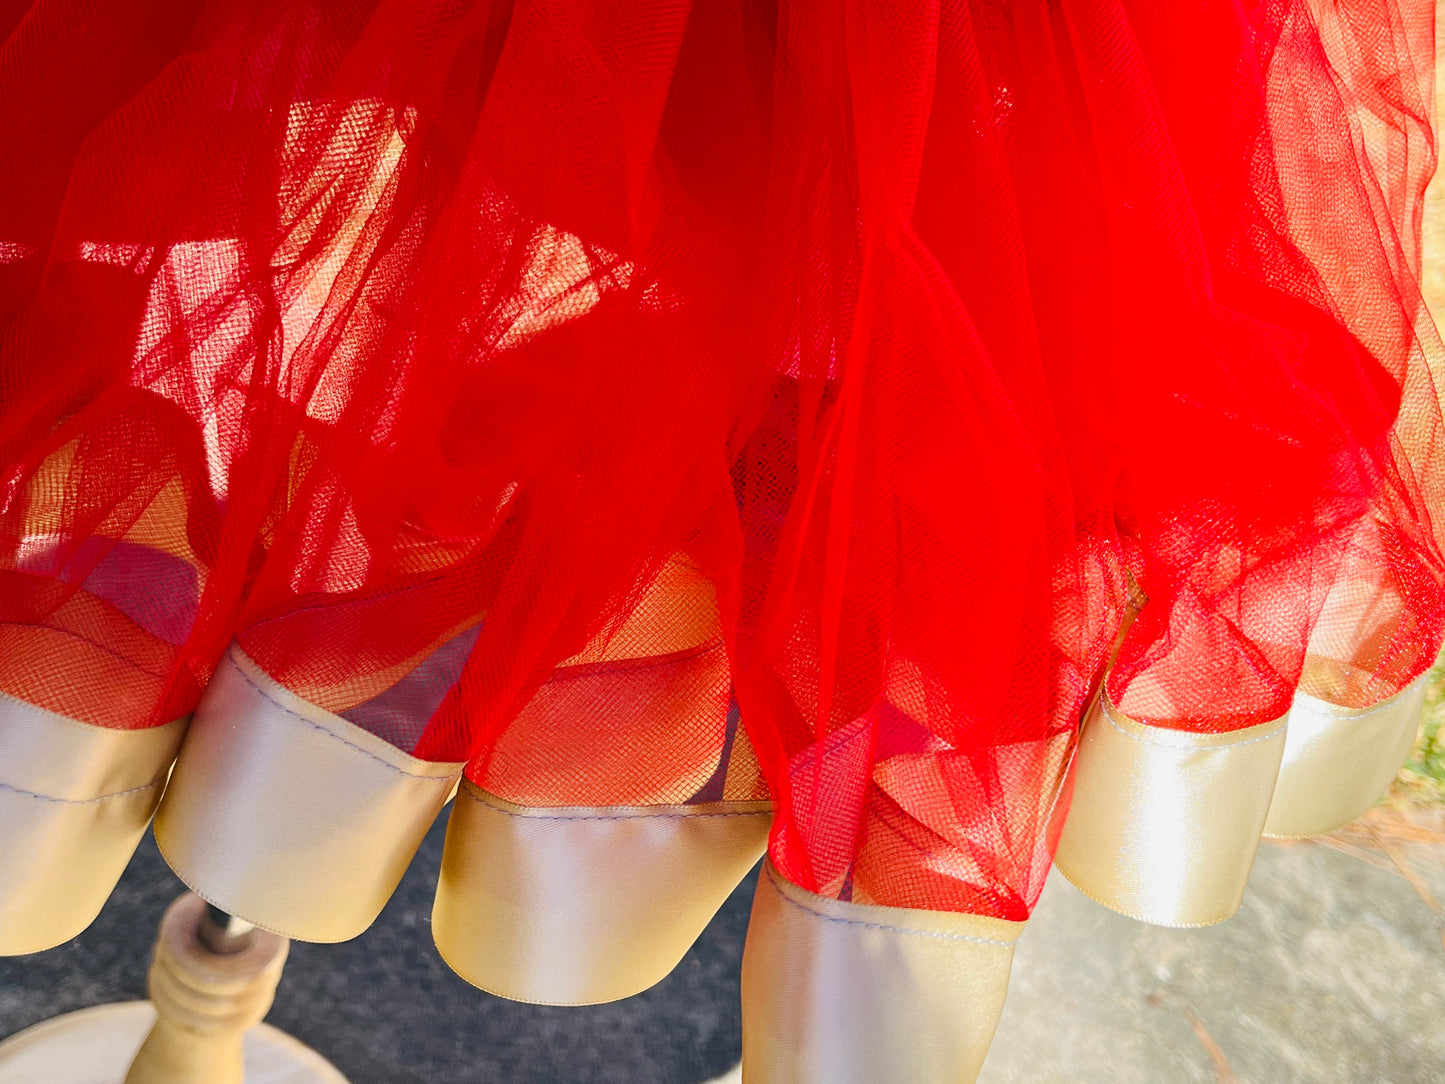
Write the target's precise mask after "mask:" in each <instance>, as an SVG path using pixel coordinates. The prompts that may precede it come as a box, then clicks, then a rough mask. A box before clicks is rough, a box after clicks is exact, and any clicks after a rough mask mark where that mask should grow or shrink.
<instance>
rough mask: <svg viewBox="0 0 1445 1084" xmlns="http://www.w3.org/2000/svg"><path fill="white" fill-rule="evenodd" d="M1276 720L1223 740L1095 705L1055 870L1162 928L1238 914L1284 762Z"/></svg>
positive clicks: (1281, 725)
mask: <svg viewBox="0 0 1445 1084" xmlns="http://www.w3.org/2000/svg"><path fill="white" fill-rule="evenodd" d="M1285 722H1286V720H1284V719H1277V720H1275V721H1273V722H1269V723H1263V724H1261V725H1259V726H1252V727H1247V728H1245V729H1243V730H1235V731H1231V732H1228V733H1223V734H1195V733H1190V732H1186V731H1180V730H1166V729H1163V728H1161V727H1152V726H1147V725H1145V724H1143V723H1139V722H1137V721H1135V720H1133V719H1130V718H1128V717H1126V716H1124V715H1122V714H1120V713H1119V712H1117V711H1115V710H1114V708H1113V707H1112V706H1111V705H1110V704H1109V702H1108V700H1107V698H1105V697H1102V696H1101V697H1099V699H1098V701H1097V703H1096V704H1095V706H1094V708H1093V710H1092V711H1091V712H1090V713H1089V716H1088V718H1087V719H1086V720H1085V723H1084V729H1083V733H1082V735H1081V737H1080V739H1079V749H1078V753H1077V754H1076V756H1075V758H1074V765H1073V773H1074V778H1073V790H1074V794H1073V802H1072V804H1071V805H1070V807H1069V817H1068V820H1067V821H1066V822H1065V824H1064V830H1063V833H1062V835H1061V837H1060V839H1059V847H1058V852H1057V854H1056V855H1055V857H1054V862H1055V864H1056V865H1057V866H1058V868H1059V871H1060V872H1061V873H1063V875H1064V876H1065V877H1067V878H1068V879H1069V881H1070V882H1072V883H1073V884H1074V885H1075V886H1076V887H1077V888H1078V889H1079V890H1080V891H1081V892H1083V893H1084V894H1085V895H1087V896H1090V897H1092V898H1093V899H1094V900H1096V901H1097V902H1099V903H1102V904H1103V905H1104V906H1105V907H1109V908H1111V909H1112V910H1115V911H1118V912H1120V913H1121V914H1125V915H1129V916H1131V917H1133V918H1137V919H1141V920H1142V921H1145V922H1152V923H1154V924H1156V925H1160V926H1208V925H1212V924H1213V923H1216V922H1222V921H1224V920H1225V919H1227V918H1229V917H1230V916H1231V915H1232V914H1234V912H1235V911H1237V910H1238V909H1239V905H1240V903H1241V901H1242V900H1243V899H1244V888H1245V883H1246V882H1247V881H1248V880H1249V871H1250V868H1251V867H1252V866H1253V864H1254V854H1255V851H1256V849H1257V848H1258V846H1259V839H1260V834H1261V832H1262V831H1263V830H1264V823H1265V815H1266V814H1267V813H1268V811H1269V806H1270V799H1271V796H1272V795H1273V793H1274V784H1275V778H1276V776H1277V775H1278V774H1279V765H1280V758H1281V756H1282V755H1283V753H1284V745H1285Z"/></svg>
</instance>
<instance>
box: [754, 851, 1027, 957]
mask: <svg viewBox="0 0 1445 1084" xmlns="http://www.w3.org/2000/svg"><path fill="white" fill-rule="evenodd" d="M767 872H768V879H769V880H770V881H772V882H773V891H775V892H777V894H778V898H779V899H781V900H782V901H783V902H784V903H787V904H791V905H792V906H794V907H796V908H797V909H798V910H800V911H802V912H803V913H804V914H808V915H813V916H814V917H816V918H821V919H822V920H823V921H824V922H837V923H840V924H842V925H844V926H861V927H862V928H863V929H865V930H884V931H886V932H888V933H903V934H909V935H910V936H913V937H931V938H933V939H934V940H935V941H971V942H972V943H974V944H976V945H997V946H999V947H1000V948H1006V949H1011V948H1013V947H1014V944H1015V942H1013V941H996V940H994V939H993V938H992V937H970V936H969V935H968V934H966V933H934V932H933V931H932V930H910V929H908V927H906V926H889V925H888V924H887V923H883V922H861V921H859V920H858V919H854V918H838V917H836V916H834V915H828V914H824V913H823V912H822V911H815V910H814V909H813V908H811V907H809V906H808V905H807V904H806V903H802V902H800V901H799V900H795V899H793V897H792V896H790V895H788V893H787V892H785V891H784V890H783V888H782V886H781V885H779V884H778V874H776V873H774V872H773V871H772V870H771V869H769V870H768V871H767Z"/></svg>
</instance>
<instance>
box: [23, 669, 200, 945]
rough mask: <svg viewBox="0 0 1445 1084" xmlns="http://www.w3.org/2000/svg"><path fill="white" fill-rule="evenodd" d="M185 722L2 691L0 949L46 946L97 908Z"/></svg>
mask: <svg viewBox="0 0 1445 1084" xmlns="http://www.w3.org/2000/svg"><path fill="white" fill-rule="evenodd" d="M185 728H186V720H184V719H177V720H175V721H174V722H171V723H167V724H166V725H165V726H158V727H150V728H147V729H144V730H112V729H108V728H106V727H99V726H92V725H90V724H89V723H82V722H77V721H76V720H74V719H69V718H66V717H65V716H63V715H56V714H54V713H53V712H49V711H45V710H44V709H43V708H38V707H35V706H34V705H33V704H28V703H26V702H25V701H23V700H17V699H16V698H14V697H12V696H6V695H4V694H3V693H0V955H4V956H9V955H15V954H18V953H23V952H39V951H41V950H42V949H48V948H53V947H54V946H56V945H58V944H60V943H62V942H64V941H68V940H70V938H72V937H74V936H75V935H76V934H78V933H80V932H81V931H82V930H84V929H85V928H86V927H87V926H89V925H90V923H91V922H92V921H93V920H94V919H95V916H96V915H97V914H99V913H100V909H101V906H102V905H103V904H104V903H105V901H106V898H107V897H108V896H109V895H110V893H111V890H112V889H113V888H114V887H115V883H116V881H118V880H119V879H120V875H121V872H122V871H123V870H124V869H125V867H126V863H127V862H129V861H130V856H131V854H132V853H134V851H135V848H136V844H137V843H139V842H140V837H141V836H142V835H143V834H144V832H145V829H146V825H147V824H149V823H150V819H151V813H152V812H154V811H155V807H156V802H158V801H159V800H160V796H161V790H162V789H163V788H164V786H165V781H166V770H167V769H168V768H169V767H170V765H171V761H172V760H174V759H175V755H176V747H177V746H179V745H180V743H181V736H182V734H184V733H185Z"/></svg>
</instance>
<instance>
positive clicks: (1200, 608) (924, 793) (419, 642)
mask: <svg viewBox="0 0 1445 1084" xmlns="http://www.w3.org/2000/svg"><path fill="white" fill-rule="evenodd" d="M0 18H4V19H6V20H8V21H4V22H3V23H0V25H3V27H4V29H5V31H6V33H7V36H6V37H5V38H4V39H3V45H0V163H3V165H4V167H5V168H4V169H3V171H0V321H3V340H0V395H3V413H0V459H3V464H0V465H3V469H4V477H3V483H4V496H3V510H0V690H3V691H5V692H7V693H10V694H11V695H13V696H15V697H18V698H20V699H21V700H24V701H27V702H29V703H31V704H33V705H36V706H39V707H42V708H45V709H47V710H49V711H52V712H55V713H58V714H60V715H64V716H67V717H69V718H72V719H76V720H80V721H83V722H85V723H89V724H93V725H97V726H101V727H110V728H121V729H129V728H144V727H152V726H158V725H162V724H165V723H168V722H170V721H171V720H173V719H176V718H179V717H181V716H184V715H186V714H188V713H190V712H191V711H192V710H193V708H194V707H195V705H196V703H197V701H198V699H199V698H200V697H201V695H202V693H203V690H204V689H205V688H206V685H207V683H208V681H209V680H210V677H211V674H212V673H213V671H214V669H215V667H216V666H217V664H218V662H219V660H220V659H221V658H222V656H223V654H224V652H225V651H226V650H227V649H228V647H229V645H231V644H232V643H233V642H234V643H237V644H238V645H239V646H240V648H241V650H242V651H244V653H245V655H246V656H247V657H248V658H249V659H250V660H252V661H253V662H254V663H255V664H256V665H257V666H258V667H259V668H260V669H261V670H262V671H263V672H264V673H266V674H268V675H269V676H270V677H272V678H274V679H275V680H276V681H278V682H279V683H281V684H282V685H283V686H285V687H286V688H287V689H289V690H291V691H292V692H293V693H295V694H296V695H297V696H298V697H300V698H302V699H303V700H304V701H306V702H307V703H308V704H310V705H313V706H314V707H315V708H317V709H320V710H322V711H324V712H328V713H331V714H332V715H335V716H339V717H341V718H343V719H346V720H348V721H350V722H351V723H354V724H356V725H358V726H360V727H362V728H363V729H365V730H367V731H369V732H370V733H371V734H373V735H375V736H377V737H379V738H381V739H383V740H385V741H387V742H389V743H391V744H392V745H394V746H395V747H396V748H398V749H399V750H401V751H402V752H404V753H406V754H409V755H412V756H414V757H417V758H420V759H422V760H426V761H432V762H438V763H441V762H459V761H465V762H467V769H466V775H467V778H468V779H469V780H470V781H471V782H472V783H473V784H475V785H476V786H478V787H481V788H484V789H485V790H487V791H488V792H490V793H493V794H495V795H497V796H499V797H500V798H501V799H503V800H504V801H508V802H515V803H518V804H522V805H529V806H548V805H588V806H609V805H615V804H632V805H637V804H649V803H651V804H658V805H668V804H678V803H683V804H686V803H688V802H713V801H721V800H724V799H727V800H739V801H744V800H757V799H760V798H762V797H763V796H765V795H770V796H771V799H772V801H773V802H774V807H775V814H774V822H773V830H772V837H771V841H770V856H771V859H772V862H773V864H774V866H775V867H776V869H777V871H778V872H779V873H780V874H781V875H782V876H783V877H784V878H785V879H786V880H787V881H789V882H791V883H792V884H794V885H797V886H799V887H801V888H802V889H804V890H806V891H807V892H812V893H815V894H817V895H820V896H824V897H834V898H837V899H841V900H844V901H851V902H857V903H860V904H867V905H873V904H878V905H884V906H893V907H906V908H914V909H932V910H953V911H969V912H975V913H978V914H981V915H990V916H994V917H996V918H1000V919H1007V920H1021V919H1023V918H1026V917H1027V914H1028V911H1029V909H1030V907H1031V906H1032V904H1033V902H1034V901H1035V900H1036V899H1037V896H1038V893H1039V891H1040V890H1041V888H1042V884H1043V879H1044V876H1045V874H1046V872H1047V870H1048V868H1049V863H1050V856H1051V853H1052V848H1053V846H1054V843H1055V841H1056V839H1057V835H1058V832H1059V828H1060V826H1061V824H1062V820H1063V817H1064V815H1065V813H1066V810H1067V800H1066V795H1065V794H1064V790H1065V784H1064V780H1065V773H1066V769H1067V767H1068V764H1069V761H1070V756H1071V752H1072V748H1073V743H1074V735H1075V733H1076V731H1077V727H1078V724H1079V720H1080V718H1081V717H1082V715H1083V713H1084V711H1085V709H1086V707H1087V706H1088V702H1089V701H1090V698H1091V697H1093V696H1094V695H1096V694H1097V693H1098V691H1099V690H1100V688H1101V686H1102V685H1104V684H1105V672H1106V669H1108V667H1109V665H1110V662H1111V659H1112V660H1113V668H1112V671H1110V673H1109V677H1108V680H1107V688H1108V694H1109V697H1110V699H1111V701H1112V702H1113V704H1114V705H1116V706H1117V707H1118V708H1119V709H1120V710H1121V711H1122V712H1123V713H1124V714H1126V715H1127V716H1129V717H1131V718H1133V719H1137V720H1140V721H1143V722H1145V723H1148V724H1150V725H1153V726H1156V727H1163V728H1175V729H1181V730H1189V731H1209V732H1212V731H1227V730H1233V729H1239V728H1245V727H1250V726H1257V725H1260V724H1262V723H1264V722H1267V721H1269V720H1273V719H1277V718H1279V717H1280V716H1282V715H1283V714H1285V712H1286V711H1287V710H1288V708H1289V704H1290V701H1291V698H1292V697H1293V696H1294V694H1295V691H1296V689H1297V688H1303V689H1304V690H1305V691H1306V692H1308V693H1310V694H1311V695H1315V696H1318V697H1321V698H1323V699H1327V700H1334V701H1336V702H1339V703H1341V704H1344V705H1346V706H1349V707H1364V706H1367V705H1369V704H1371V703H1374V702H1376V701H1378V700H1382V699H1384V698H1386V697H1388V696H1390V695H1392V694H1394V693H1396V692H1398V691H1399V690H1401V689H1403V688H1405V687H1406V686H1407V685H1408V684H1409V683H1410V682H1411V681H1412V680H1413V679H1415V678H1416V677H1417V676H1418V675H1419V674H1420V673H1421V672H1422V671H1423V670H1424V669H1425V668H1426V667H1427V666H1428V665H1429V663H1430V661H1431V660H1433V658H1434V657H1435V654H1436V652H1437V651H1438V649H1439V646H1440V640H1441V636H1442V627H1445V626H1442V621H1445V598H1442V577H1445V560H1442V556H1441V550H1440V528H1439V527H1438V526H1437V524H1436V519H1437V518H1438V516H1439V515H1440V511H1441V509H1442V507H1445V505H1442V503H1441V496H1442V493H1441V486H1442V480H1441V474H1440V471H1441V468H1440V463H1439V461H1440V407H1439V400H1438V396H1437V394H1436V385H1435V376H1436V373H1437V371H1438V368H1439V364H1440V348H1439V343H1438V340H1437V338H1436V336H1435V331H1434V328H1433V325H1432V323H1431V321H1430V318H1429V315H1428V314H1427V313H1426V311H1425V310H1424V307H1423V305H1422V302H1421V298H1420V290H1419V278H1420V265H1421V260H1420V249H1419V231H1420V215H1421V207H1422V199H1423V192H1424V186H1425V184H1426V182H1427V181H1428V179H1429V176H1430V174H1431V173H1432V171H1433V168H1434V137H1433V134H1432V117H1433V102H1432V93H1431V91H1432V86H1433V70H1434V69H1433V63H1432V58H1433V9H1432V7H1431V6H1430V5H1429V4H1428V3H1424V2H1421V0H1399V2H1389V3H1386V2H1384V0H1380V2H1372V0H1329V2H1327V3H1317V4H1314V5H1309V4H1305V3H1301V2H1291V0H1276V2H1271V3H1265V4H1258V5H1251V6H1245V7H1241V6H1238V5H1235V6H1229V5H1214V4H1206V3H1194V2H1188V3H1184V2H1180V3H1170V4H1165V5H1160V4H1156V3H1146V2H1143V0H1140V2H1138V3H1133V2H1130V3H1120V2H1118V0H1060V2H1057V3H1045V2H1043V0H1019V2H1013V3H992V2H983V0H976V2H969V3H923V4H907V5H899V4H891V3H883V2H871V0H838V2H826V3H820V2H807V3H792V2H776V0H695V2H693V3H691V4H687V3H680V2H672V0H641V2H635V0H634V2H626V3H624V2H620V0H513V2H511V3H503V2H497V3H491V4H488V3H484V2H477V3H457V2H454V0H447V2H445V3H443V2H432V0H426V2H416V0H405V2H403V0H372V2H361V3H358V2H351V0H348V2H344V3H339V2H336V0H326V2H321V0H277V2H274V3H267V4H235V3H229V2H224V0H215V2H212V3H174V2H163V0H109V2H103V0H36V2H35V3H33V4H31V5H30V6H29V7H28V8H24V7H23V5H22V10H21V11H19V12H18V13H17V14H16V15H14V16H5V17H0ZM1136 614H1137V617H1135V615H1136ZM1131 618H1132V623H1130V619H1131ZM1302 680H1303V685H1302V684H1301V683H1302Z"/></svg>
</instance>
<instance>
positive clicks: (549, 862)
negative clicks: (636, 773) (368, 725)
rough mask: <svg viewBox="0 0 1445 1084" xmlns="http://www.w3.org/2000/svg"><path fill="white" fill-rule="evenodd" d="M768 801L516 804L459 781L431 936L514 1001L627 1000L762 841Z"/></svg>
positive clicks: (700, 920)
mask: <svg viewBox="0 0 1445 1084" xmlns="http://www.w3.org/2000/svg"><path fill="white" fill-rule="evenodd" d="M770 822H771V807H770V805H769V804H768V803H767V802H714V803H708V804H702V805H669V806H637V807H604V808H538V807H522V806H517V805H513V804H512V803H510V802H507V801H504V800H502V799H501V798H498V797H496V796H495V795H492V794H488V793H487V792H486V791H484V790H482V789H481V788H480V787H477V786H475V785H474V784H473V783H471V782H470V781H469V780H464V781H463V782H462V786H461V789H460V791H459V792H458V794H457V800H456V803H455V804H454V805H453V807H452V814H451V820H450V821H449V822H448V825H447V840H446V850H445V852H444V854H443V858H442V871H441V880H440V883H439V884H438V886H437V894H436V902H435V905H434V907H433V911H432V936H433V937H434V938H435V940H436V945H437V950H438V951H439V952H440V953H441V955H442V958H443V959H444V960H446V962H447V963H448V964H449V965H450V966H451V967H452V969H453V970H455V971H456V972H457V974H459V975H460V976H461V977H462V978H464V979H466V980H467V981H468V982H470V983H471V984H472V985H473V986H477V987H480V988H481V989H483V990H486V991H488V992H489V993H494V994H498V995H500V996H502V997H505V998H510V999H511V1000H513V1001H529V1002H534V1003H537V1004H544V1005H591V1004H597V1003H599V1002H605V1001H616V1000H618V999H619V998H624V997H630V996H631V995H633V994H636V993H639V992H641V991H643V990H645V989H647V988H648V987H650V986H652V985H654V984H655V983H657V982H659V981H661V980H662V979H663V978H665V977H666V976H667V974H668V973H669V972H670V971H671V970H672V969H673V968H674V967H676V966H677V964H678V961H679V960H681V959H682V957H683V955H684V954H685V953H686V952H687V950H688V948H690V947H691V945H692V943H693V941H695V940H696V939H697V937H698V935H699V934H700V933H702V930H703V927H705V926H706V925H707V923H708V921H709V920H710V919H711V918H712V916H713V915H714V914H716V913H717V909H718V908H719V907H721V906H722V904H723V901H724V900H726V899H727V897H728V894H729V893H730V892H732V890H733V889H734V888H736V887H737V885H738V882H740V881H741V880H742V879H743V877H744V876H746V875H747V872H748V870H749V869H751V868H752V866H753V864H754V863H755V862H756V861H757V860H758V858H759V857H761V856H762V853H763V850H764V849H765V847H766V846H767V839H768V828H769V825H770Z"/></svg>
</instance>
